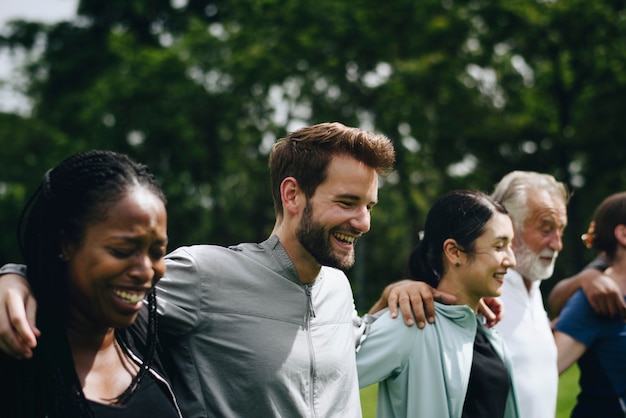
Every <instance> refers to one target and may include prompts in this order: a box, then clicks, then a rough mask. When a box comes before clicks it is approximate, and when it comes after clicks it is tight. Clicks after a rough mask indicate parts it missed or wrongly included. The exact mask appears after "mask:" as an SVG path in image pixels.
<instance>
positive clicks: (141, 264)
mask: <svg viewBox="0 0 626 418" xmlns="http://www.w3.org/2000/svg"><path fill="white" fill-rule="evenodd" d="M129 274H130V276H131V277H133V278H134V279H135V280H137V281H139V282H142V283H145V282H149V281H151V280H152V279H153V278H154V275H155V266H154V261H153V260H152V258H151V257H150V255H149V254H148V253H140V254H137V255H136V260H135V262H134V263H133V266H132V268H131V269H130V271H129Z"/></svg>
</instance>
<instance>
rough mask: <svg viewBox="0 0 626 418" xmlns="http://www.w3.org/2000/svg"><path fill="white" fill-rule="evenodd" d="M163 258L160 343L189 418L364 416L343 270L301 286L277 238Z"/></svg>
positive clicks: (354, 324) (357, 333)
mask: <svg viewBox="0 0 626 418" xmlns="http://www.w3.org/2000/svg"><path fill="white" fill-rule="evenodd" d="M166 260H167V273H166V277H164V278H163V279H162V280H161V281H160V282H159V284H158V286H157V287H158V300H159V314H160V318H161V320H160V323H159V324H160V330H161V332H162V334H163V337H162V340H161V341H162V343H164V346H165V348H166V351H167V352H169V354H170V355H171V357H172V358H171V360H172V361H173V363H174V366H175V367H173V368H171V370H168V371H169V372H170V377H171V378H172V382H173V385H174V389H175V392H176V395H177V397H178V401H179V404H180V406H181V408H182V410H183V414H184V416H185V417H186V418H195V417H238V418H240V417H255V418H256V417H263V418H266V417H289V418H291V417H318V418H329V417H341V418H349V417H360V416H361V407H360V401H359V388H358V379H357V374H356V360H355V345H356V344H357V343H358V342H359V341H360V337H361V335H362V329H361V328H359V327H360V326H361V324H362V321H361V319H360V318H359V317H358V316H357V314H356V311H355V309H354V301H353V297H352V290H351V288H350V284H349V282H348V280H347V277H346V276H345V274H344V273H343V272H341V271H340V270H337V269H333V268H329V267H323V268H322V269H321V272H320V274H319V276H318V277H317V278H316V280H315V281H314V282H313V283H311V284H309V285H302V284H301V283H300V282H299V280H298V275H297V272H296V269H295V267H294V265H293V264H292V262H291V260H290V259H289V257H288V255H287V253H286V252H285V250H284V248H283V247H282V245H281V244H280V242H279V241H278V238H277V237H276V236H272V237H271V238H269V239H268V240H267V241H265V242H263V243H260V244H240V245H238V246H234V247H230V248H224V247H219V246H211V245H197V246H191V247H182V248H179V249H177V250H175V251H174V252H172V253H171V254H169V255H168V256H167V258H166Z"/></svg>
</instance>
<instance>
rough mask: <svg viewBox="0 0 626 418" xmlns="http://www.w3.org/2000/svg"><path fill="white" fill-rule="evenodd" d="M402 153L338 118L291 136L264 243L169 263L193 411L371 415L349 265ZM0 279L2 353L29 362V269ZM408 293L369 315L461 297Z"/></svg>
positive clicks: (279, 160)
mask: <svg viewBox="0 0 626 418" xmlns="http://www.w3.org/2000/svg"><path fill="white" fill-rule="evenodd" d="M394 157H395V152H394V149H393V146H392V144H391V141H390V140H389V139H388V138H387V137H385V136H384V135H378V134H374V133H371V132H366V131H362V130H360V129H356V128H349V127H346V126H344V125H342V124H340V123H322V124H318V125H314V126H310V127H306V128H302V129H300V130H298V131H295V132H292V133H290V134H289V135H287V136H286V137H285V138H283V139H281V140H279V141H278V142H277V143H276V144H275V145H274V147H273V149H272V152H271V154H270V174H271V185H272V193H273V199H274V208H275V212H276V223H275V226H274V229H273V231H272V233H271V234H270V237H269V238H268V239H267V240H265V241H264V242H261V243H244V244H239V245H236V246H232V247H228V248H226V247H220V246H215V245H194V246H189V247H182V248H179V249H177V250H175V251H173V252H172V253H171V254H169V255H167V256H166V257H165V259H166V264H167V272H166V275H165V277H163V279H162V280H161V281H160V283H159V285H158V286H157V290H158V295H159V298H158V313H159V316H160V322H159V324H160V337H161V340H160V341H161V342H162V343H163V348H164V352H165V354H166V355H169V356H168V357H167V359H169V362H168V364H170V365H173V366H174V367H170V368H169V369H170V370H169V371H170V373H171V377H172V382H173V385H174V389H175V394H176V396H177V397H178V400H179V404H180V406H181V409H182V410H183V414H184V416H185V417H187V418H194V417H237V418H241V417H255V418H256V417H320V418H322V417H323V418H330V417H341V418H344V417H360V416H361V406H360V400H359V388H358V382H357V376H356V372H357V371H356V359H355V350H356V346H357V345H358V344H359V343H360V342H361V340H362V337H363V335H364V331H365V329H366V325H365V324H364V321H362V319H361V318H359V317H358V315H357V313H356V310H355V308H354V300H353V298H352V290H351V288H350V284H349V282H348V279H347V277H346V275H345V273H344V272H343V270H344V269H348V268H350V267H352V265H353V264H354V246H355V245H356V243H357V241H358V238H359V237H360V236H361V235H362V234H364V233H366V232H367V231H369V228H370V211H371V209H372V207H373V206H374V205H375V204H376V203H377V201H378V176H379V175H382V174H385V173H386V172H387V171H388V170H390V169H391V167H392V164H393V161H394ZM0 272H2V273H6V274H4V275H3V276H2V277H3V278H2V280H0V282H2V283H1V284H2V287H0V306H4V307H5V309H4V310H3V309H0V350H3V351H6V352H7V353H11V354H12V355H14V356H21V357H30V356H31V355H32V349H33V348H34V347H35V346H36V335H35V331H34V327H35V323H34V312H35V308H36V303H35V302H34V300H33V298H32V295H31V294H30V293H29V291H28V286H27V285H26V284H25V283H24V278H23V277H22V276H20V275H19V274H17V273H20V272H21V270H20V268H17V269H16V268H15V266H14V265H7V266H5V268H4V270H0ZM403 289H404V290H401V289H400V288H396V287H394V286H391V285H390V286H388V287H387V289H385V291H384V292H383V296H382V297H381V299H380V301H379V302H378V303H377V304H376V306H375V307H374V308H372V310H371V311H372V312H375V311H376V310H379V309H382V308H383V307H385V306H386V300H387V296H388V297H389V299H393V298H395V299H394V300H396V301H400V305H401V306H403V307H404V308H405V312H414V313H415V320H416V323H417V324H418V326H419V324H422V326H425V321H426V317H425V315H424V314H425V313H426V314H427V315H429V316H432V315H434V313H433V312H434V302H433V298H434V297H437V298H441V299H442V300H444V301H450V297H451V296H449V295H448V296H446V295H445V294H444V293H443V292H438V291H434V290H433V289H432V288H430V286H428V285H427V284H425V283H419V282H413V283H412V284H411V286H410V288H407V287H403ZM394 295H395V296H394ZM452 298H453V297H452ZM402 301H404V302H402ZM27 312H28V315H27V314H26V313H27ZM412 319H413V318H412V317H411V318H410V320H409V318H407V317H406V316H405V317H404V320H405V323H406V324H407V325H408V326H411V325H412V324H414V323H415V322H414V321H413V320H412Z"/></svg>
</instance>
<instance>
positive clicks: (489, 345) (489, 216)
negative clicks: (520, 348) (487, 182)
mask: <svg viewBox="0 0 626 418" xmlns="http://www.w3.org/2000/svg"><path fill="white" fill-rule="evenodd" d="M512 240H513V225H512V222H511V219H510V218H509V216H508V214H507V212H506V210H505V209H504V207H503V206H502V205H501V204H500V203H498V202H496V201H494V200H493V199H491V198H490V197H489V196H488V195H486V194H484V193H482V192H478V191H472V190H457V191H453V192H449V193H446V194H444V195H443V196H441V197H440V198H439V199H438V200H437V201H436V202H435V204H434V205H433V207H432V208H431V209H430V211H429V213H428V216H427V218H426V225H425V230H424V235H423V238H422V240H421V242H420V243H419V244H418V246H417V247H416V248H415V249H414V250H413V251H412V253H411V255H410V257H409V263H408V267H409V268H408V270H409V275H410V276H411V277H412V278H415V279H419V280H422V281H425V282H427V283H429V284H430V285H431V286H433V287H436V288H438V289H439V290H442V291H444V292H447V293H450V294H453V295H455V296H456V300H457V303H456V304H455V305H444V304H441V303H436V306H435V309H436V320H435V323H434V324H432V325H429V326H427V327H425V328H424V329H418V328H416V327H412V328H409V327H406V326H405V325H404V324H403V322H402V320H401V319H392V318H391V316H390V315H386V314H379V318H378V319H377V320H376V321H375V322H374V323H373V324H372V327H371V329H370V331H369V334H368V336H367V338H366V339H365V341H364V342H363V344H362V346H361V347H360V349H359V351H358V353H357V367H358V372H359V384H360V386H361V387H366V386H369V385H371V384H374V383H379V386H378V406H377V416H378V417H379V418H382V417H402V418H406V417H411V418H418V417H423V418H439V417H441V418H443V417H455V418H457V417H458V418H461V417H462V418H470V417H490V418H498V417H506V418H517V417H518V416H519V412H518V408H517V401H516V396H515V388H514V387H513V381H512V379H511V373H512V371H511V364H510V361H509V358H508V357H507V354H506V349H505V346H504V342H503V340H502V339H501V338H500V336H499V335H498V334H497V331H495V330H491V329H488V328H487V327H485V326H484V325H483V322H482V318H481V317H480V316H478V315H477V310H478V304H479V302H480V299H481V298H482V297H486V296H490V297H496V296H499V295H500V292H501V289H502V282H503V278H504V275H505V273H506V271H507V269H508V268H512V267H515V256H514V255H513V251H512V249H511V242H512ZM398 318H401V315H399V316H398Z"/></svg>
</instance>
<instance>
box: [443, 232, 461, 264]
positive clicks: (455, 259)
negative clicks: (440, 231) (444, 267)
mask: <svg viewBox="0 0 626 418" xmlns="http://www.w3.org/2000/svg"><path fill="white" fill-rule="evenodd" d="M443 255H444V257H446V258H447V259H448V261H449V262H450V264H454V265H456V264H457V263H461V262H462V261H463V260H462V258H463V255H464V254H463V251H461V248H460V247H459V245H458V244H457V242H456V241H455V240H453V239H452V238H448V239H447V240H445V241H444V242H443Z"/></svg>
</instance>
